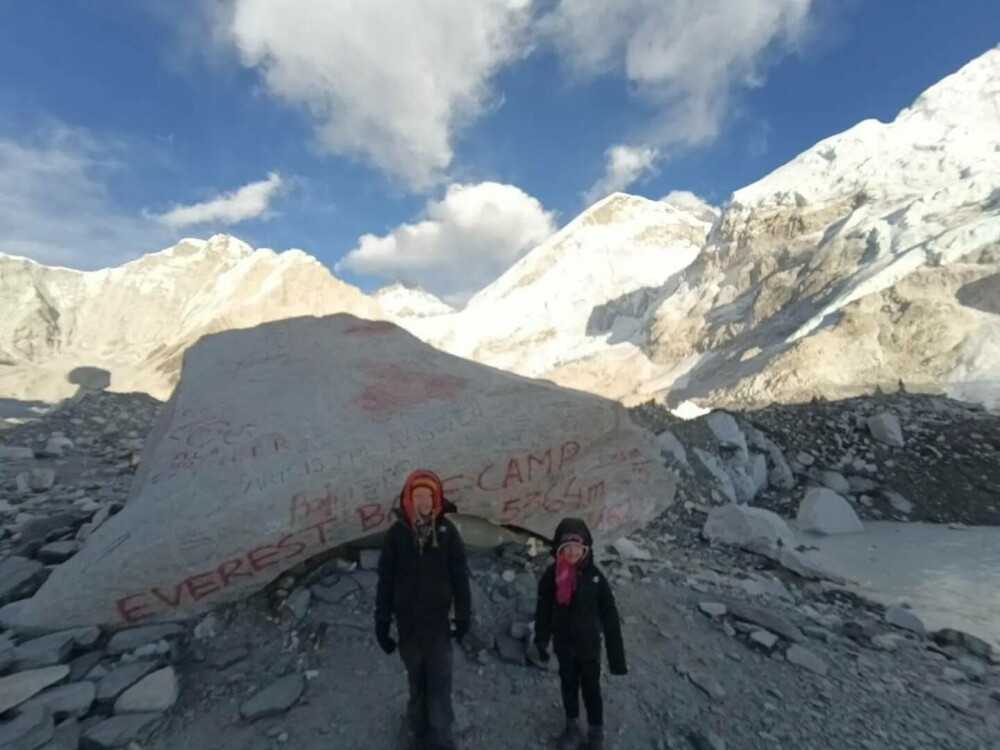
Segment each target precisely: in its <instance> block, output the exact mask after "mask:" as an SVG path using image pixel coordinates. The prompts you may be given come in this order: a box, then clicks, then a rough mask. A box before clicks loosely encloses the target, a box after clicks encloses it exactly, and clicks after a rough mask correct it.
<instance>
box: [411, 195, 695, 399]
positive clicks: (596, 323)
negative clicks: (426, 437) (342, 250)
mask: <svg viewBox="0 0 1000 750" xmlns="http://www.w3.org/2000/svg"><path fill="white" fill-rule="evenodd" d="M709 227H710V224H709V223H707V222H705V221H703V220H701V219H699V218H698V217H696V216H694V215H693V214H691V213H689V212H687V211H683V210H680V209H677V208H674V207H673V206H671V205H668V204H666V203H662V202H658V201H650V200H647V199H645V198H639V197H636V196H631V195H624V194H621V193H616V194H614V195H611V196H609V197H607V198H605V199H604V200H602V201H600V202H598V203H597V204H595V205H594V206H592V207H591V208H589V209H588V210H586V211H584V212H583V213H582V214H581V215H580V216H578V217H577V218H576V219H574V220H573V221H571V222H570V223H569V224H567V225H566V226H565V227H564V228H563V229H562V230H561V231H559V232H557V233H556V234H555V235H553V236H552V237H551V238H550V239H549V240H547V241H546V242H545V243H543V244H542V245H539V246H538V247H536V248H535V249H533V250H531V251H530V252H529V253H528V254H527V255H525V256H524V257H523V258H521V259H520V260H519V261H518V262H517V263H515V264H514V265H513V266H512V267H511V268H510V269H509V270H508V271H507V272H506V273H504V274H503V275H502V276H501V277H500V278H499V279H497V280H496V281H495V282H494V283H492V284H490V285H489V286H488V287H486V288H485V289H483V290H482V291H481V292H479V293H478V294H477V295H475V296H474V297H473V298H472V299H471V300H469V303H468V304H467V305H466V306H465V308H463V309H462V310H461V311H459V312H457V313H454V314H453V315H446V316H436V317H433V318H422V319H412V320H401V321H400V324H401V325H403V326H405V327H406V328H409V329H410V330H411V331H412V332H413V333H414V334H415V335H417V336H419V337H420V338H422V339H424V340H425V341H429V342H431V343H433V344H434V345H435V346H438V347H440V348H443V349H446V350H447V351H450V352H452V353H454V354H457V355H459V356H463V357H468V358H470V359H475V360H477V361H480V362H484V363H486V364H489V365H493V366H495V367H499V368H501V369H506V370H513V371H515V372H518V373H521V374H524V375H528V376H535V377H539V376H540V377H546V378H549V379H552V380H556V381H557V382H562V383H565V384H568V385H573V386H575V387H579V388H584V389H587V390H594V391H598V392H602V393H608V394H609V395H618V394H616V393H612V392H610V391H609V390H608V387H607V384H605V383H603V381H604V380H605V379H606V378H607V376H608V373H609V371H610V370H611V369H613V363H614V362H615V361H629V362H631V361H633V360H634V359H635V354H636V353H638V350H637V348H636V346H635V345H634V343H633V340H634V339H635V338H636V337H637V336H641V331H640V322H641V321H640V319H641V315H642V313H643V311H644V310H645V308H646V306H647V304H648V302H649V300H650V299H652V298H655V296H656V295H658V294H659V293H660V291H661V290H662V288H663V285H664V284H666V283H667V282H668V281H669V280H670V279H671V278H673V277H675V276H676V275H677V274H678V273H679V272H680V271H681V270H682V269H684V268H685V267H686V266H687V265H688V264H689V263H691V262H692V261H693V260H694V259H695V258H696V257H697V255H698V252H699V251H700V249H701V247H702V245H703V244H704V242H705V236H706V234H707V232H708V230H709ZM564 370H567V371H569V370H571V371H572V372H569V373H568V374H566V375H565V376H564V377H561V376H560V373H562V372H563V371H564ZM636 374H637V375H641V373H636ZM588 377H593V378H594V382H590V381H589V380H588Z"/></svg>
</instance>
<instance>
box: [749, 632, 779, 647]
mask: <svg viewBox="0 0 1000 750" xmlns="http://www.w3.org/2000/svg"><path fill="white" fill-rule="evenodd" d="M750 640H751V641H753V642H754V643H756V644H757V645H758V646H761V647H763V648H764V650H765V651H770V650H771V649H773V648H774V647H775V645H777V643H778V636H776V635H775V634H774V633H772V632H770V631H768V630H755V631H754V632H752V633H751V634H750Z"/></svg>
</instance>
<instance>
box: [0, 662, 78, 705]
mask: <svg viewBox="0 0 1000 750" xmlns="http://www.w3.org/2000/svg"><path fill="white" fill-rule="evenodd" d="M68 674H69V667H67V666H66V665H65V664H60V665H58V666H55V667H45V668H43V669H31V670H28V671H26V672H17V673H16V674H11V675H7V676H6V677H0V714H3V712H4V711H7V710H8V709H11V708H14V707H15V706H20V705H21V704H22V703H24V702H25V701H26V700H28V699H29V698H31V697H32V696H34V695H37V694H38V693H40V692H41V691H43V690H44V689H45V688H47V687H49V686H50V685H54V684H56V683H57V682H59V681H60V680H63V679H65V678H66V676H67V675H68Z"/></svg>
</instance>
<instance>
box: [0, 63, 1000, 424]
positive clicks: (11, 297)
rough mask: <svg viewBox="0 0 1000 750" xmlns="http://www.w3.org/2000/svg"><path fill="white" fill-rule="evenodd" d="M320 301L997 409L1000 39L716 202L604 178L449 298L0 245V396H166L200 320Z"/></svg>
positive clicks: (606, 350) (199, 259)
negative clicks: (582, 205) (588, 199)
mask: <svg viewBox="0 0 1000 750" xmlns="http://www.w3.org/2000/svg"><path fill="white" fill-rule="evenodd" d="M335 311H348V312H353V313H355V314H359V315H362V316H365V317H370V318H379V317H385V318H388V319H392V320H395V321H396V322H398V323H399V324H400V325H403V326H404V327H406V328H408V329H409V330H411V331H412V332H413V333H414V334H415V335H417V336H419V337H421V338H423V339H424V340H426V341H429V342H430V343H432V344H434V345H436V346H439V347H441V348H443V349H446V350H448V351H451V352H453V353H455V354H457V355H460V356H464V357H469V358H472V359H476V360H479V361H482V362H485V363H487V364H490V365H493V366H496V367H500V368H504V369H509V370H513V371H516V372H519V373H521V374H524V375H529V376H534V377H543V378H548V379H551V380H554V381H556V382H559V383H561V384H564V385H567V386H572V387H577V388H582V389H586V390H591V391H594V392H597V393H601V394H603V395H606V396H609V397H612V398H618V399H622V400H625V401H630V402H631V401H636V400H643V399H646V398H649V397H661V398H664V399H666V400H668V401H670V402H680V401H683V400H694V401H696V402H697V403H700V404H702V405H705V406H713V405H724V404H731V403H741V404H755V403H762V402H769V401H797V400H803V399H808V398H811V397H813V396H817V395H820V396H827V397H839V396H846V395H854V394H857V393H860V392H865V391H869V390H871V389H872V388H873V387H874V386H876V385H881V386H883V387H893V388H895V387H896V385H897V383H898V382H899V381H900V380H903V381H904V383H905V384H906V386H907V387H908V388H910V389H932V390H940V389H944V390H947V391H948V392H950V393H952V394H953V395H957V396H960V397H965V398H969V399H972V400H980V401H984V402H986V403H988V404H990V405H991V406H1000V47H998V48H996V49H994V50H991V51H990V52H988V53H987V54H985V55H983V56H982V57H980V58H979V59H977V60H974V61H973V62H971V63H970V64H969V65H967V66H966V67H965V68H963V69H962V70H961V71H959V72H957V73H955V74H954V75H952V76H949V77H948V78H946V79H944V80H943V81H941V82H940V83H938V84H937V85H935V86H933V87H932V88H930V89H929V90H928V91H927V92H925V93H924V94H923V95H922V96H920V97H919V98H918V99H917V101H916V102H914V104H913V105H912V106H911V107H909V108H907V109H906V110H904V111H903V112H901V113H900V114H899V116H898V117H897V118H896V119H895V120H894V121H893V122H891V123H880V122H876V121H866V122H863V123H860V124H859V125H857V126H855V127H854V128H851V129H850V130H848V131H846V132H844V133H841V134H839V135H835V136H833V137H831V138H827V139H826V140H824V141H821V142H820V143H818V144H816V146H814V147H812V148H810V149H808V150H807V151H806V152H804V153H803V154H801V155H799V156H798V157H796V158H795V159H793V160H792V161H790V162H789V163H788V164H786V165H785V166H783V167H781V168H779V169H777V170H775V171H774V172H773V173H771V174H770V175H768V176H766V177H764V178H763V179H761V180H759V181H758V182H756V183H754V184H753V185H750V186H748V187H746V188H743V189H742V190H738V191H737V192H736V193H735V194H734V195H733V197H732V200H731V201H730V202H729V203H728V204H727V205H726V206H725V207H724V209H723V210H722V211H721V212H720V211H719V210H718V209H715V208H713V207H712V206H708V205H707V204H705V203H704V202H703V201H701V200H700V199H698V198H696V197H695V196H693V195H692V194H690V193H686V192H675V193H671V194H670V195H668V196H666V197H665V198H664V199H663V200H661V201H651V200H647V199H645V198H639V197H635V196H629V195H624V194H621V193H618V194H614V195H611V196H609V197H608V198H606V199H604V200H602V201H600V202H599V203H597V204H595V205H594V206H592V207H591V208H589V209H587V210H586V211H584V212H583V213H582V214H581V215H580V216H578V217H577V218H576V219H574V220H573V221H571V222H570V223H569V224H567V225H566V226H565V227H564V228H563V229H562V230H560V231H559V232H558V233H557V234H555V235H554V236H553V237H551V238H550V239H549V240H547V241H546V242H545V243H543V244H542V245H540V246H538V247H536V248H535V249H534V250H532V251H530V252H529V253H527V254H526V255H525V256H524V257H522V258H521V259H520V260H519V261H518V262H517V263H515V264H514V265H513V266H512V267H511V268H510V269H509V270H508V271H507V272H506V273H504V274H503V275H502V276H501V277H500V278H499V279H497V280H496V281H495V282H494V283H493V284H491V285H489V286H488V287H486V288H485V289H483V290H482V291H481V292H480V293H479V294H477V295H475V296H474V297H473V298H472V299H471V300H470V301H469V303H468V304H467V305H466V306H465V307H464V308H463V309H462V310H457V311H456V310H454V309H452V308H450V307H448V306H447V305H445V304H444V303H443V302H441V301H440V300H438V299H437V298H436V297H433V295H430V294H428V293H427V292H424V291H423V290H420V289H413V288H408V287H404V286H401V285H395V286H392V287H388V288H386V289H383V290H380V291H379V292H378V293H376V294H375V295H373V296H372V297H368V296H365V295H363V294H362V293H361V292H360V291H359V290H357V289H356V288H354V287H352V286H349V285H347V284H344V283H342V282H340V281H338V280H337V279H335V278H334V277H333V276H331V275H330V273H329V272H328V271H327V269H326V268H325V267H323V266H322V265H321V264H320V263H318V262H317V261H316V260H315V259H313V258H311V257H310V256H308V255H306V254H305V253H302V252H301V251H288V252H285V253H282V254H280V255H279V254H276V253H274V252H273V251H270V250H256V251H254V250H251V249H250V248H249V247H248V246H247V245H245V244H243V243H241V242H239V241H238V240H235V239H233V238H231V237H227V236H218V237H213V238H212V239H211V240H209V241H208V242H201V241H197V240H185V241H184V242H181V243H180V244H178V245H177V246H175V247H173V248H169V249H167V250H165V251H163V252H161V253H154V254H152V255H147V256H144V257H142V258H140V259H138V260H136V261H133V262H132V263H129V264H126V265H125V266H122V267H120V268H116V269H108V270H104V271H98V272H93V273H80V272H77V271H70V270H67V269H59V268H46V267H43V266H40V265H38V264H36V263H33V262H32V261H28V260H25V259H20V258H13V257H10V256H0V396H14V397H17V398H41V399H46V400H48V399H51V398H54V397H58V396H61V395H65V393H66V392H67V391H68V390H70V389H71V388H72V386H69V385H68V384H67V383H65V375H66V373H67V372H68V371H69V369H71V368H72V367H74V366H77V365H97V366H104V367H107V368H108V369H111V370H112V371H113V373H114V379H113V382H112V387H113V388H115V389H117V390H125V389H135V390H146V391H149V392H151V393H154V394H156V395H159V396H163V395H165V394H166V393H167V392H169V389H170V386H171V385H172V383H173V380H174V378H175V377H176V374H177V368H178V366H179V357H180V354H181V352H182V351H183V349H184V348H185V347H186V346H188V345H189V344H190V343H192V342H193V341H194V340H195V339H196V338H197V337H198V336H200V335H202V334H204V333H206V332H210V331H216V330H220V329H223V328H227V327H242V326H248V325H254V324H255V323H258V322H261V321H263V320H270V319H275V318H280V317H287V316H291V315H301V314H323V313H329V312H335Z"/></svg>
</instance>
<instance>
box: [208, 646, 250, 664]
mask: <svg viewBox="0 0 1000 750" xmlns="http://www.w3.org/2000/svg"><path fill="white" fill-rule="evenodd" d="M249 655H250V650H249V649H248V648H247V647H246V646H230V647H229V648H226V649H223V650H222V651H219V652H217V653H215V654H213V655H212V656H210V657H209V659H208V663H209V666H211V667H214V668H215V669H226V668H227V667H231V666H233V664H237V663H239V662H241V661H243V660H244V659H246V658H247V657H248V656H249Z"/></svg>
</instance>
